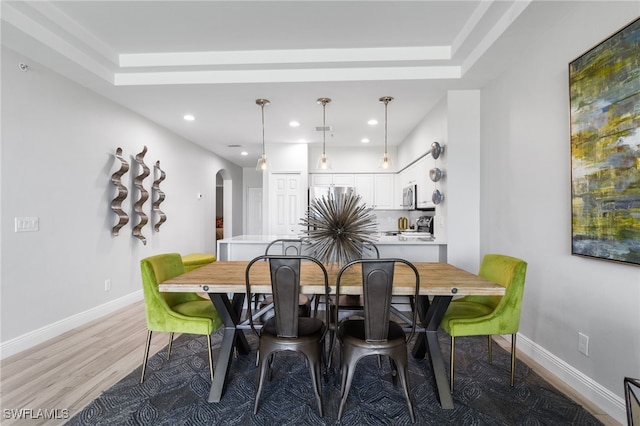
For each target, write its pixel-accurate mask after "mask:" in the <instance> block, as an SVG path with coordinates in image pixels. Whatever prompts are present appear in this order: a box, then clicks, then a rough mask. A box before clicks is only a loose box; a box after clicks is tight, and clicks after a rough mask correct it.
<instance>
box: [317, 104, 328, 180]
mask: <svg viewBox="0 0 640 426" xmlns="http://www.w3.org/2000/svg"><path fill="white" fill-rule="evenodd" d="M329 102H331V99H329V98H318V103H319V104H322V155H321V156H320V159H319V160H318V169H322V170H326V169H330V168H331V166H330V165H329V159H328V158H327V151H326V147H327V104H328V103H329Z"/></svg>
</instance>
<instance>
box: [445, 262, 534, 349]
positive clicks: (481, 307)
mask: <svg viewBox="0 0 640 426" xmlns="http://www.w3.org/2000/svg"><path fill="white" fill-rule="evenodd" d="M526 272H527V263H526V262H525V261H523V260H521V259H517V258H515V257H510V256H505V255H499V254H487V255H486V256H485V257H484V258H483V259H482V265H481V266H480V271H479V272H478V275H479V276H481V277H483V278H485V279H487V280H489V281H493V282H495V283H498V284H500V285H503V286H505V287H506V288H507V290H506V292H505V295H504V296H465V297H462V298H460V299H458V300H454V301H452V302H451V303H450V305H449V308H448V309H447V312H446V313H445V315H444V317H443V318H442V321H441V323H440V325H441V327H442V329H444V330H445V331H446V332H447V333H449V335H451V336H453V337H456V336H478V335H495V334H515V333H517V332H518V328H519V326H520V311H521V306H522V295H523V292H524V281H525V276H526Z"/></svg>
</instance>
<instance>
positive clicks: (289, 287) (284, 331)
mask: <svg viewBox="0 0 640 426" xmlns="http://www.w3.org/2000/svg"><path fill="white" fill-rule="evenodd" d="M265 260H266V261H268V262H269V271H270V278H271V292H272V294H273V306H274V311H275V320H276V332H277V335H278V337H291V338H295V337H298V325H299V310H298V308H299V300H300V299H299V297H300V268H301V263H302V261H306V262H312V263H315V264H316V265H317V266H318V270H319V272H320V273H322V275H323V279H324V294H323V295H324V297H323V299H324V302H323V304H324V308H325V309H324V313H325V314H324V315H325V320H324V322H325V324H326V323H328V322H329V292H330V289H329V277H328V275H327V270H326V268H325V267H324V265H323V264H322V263H320V261H318V260H317V259H315V258H313V257H311V256H304V255H300V256H285V255H266V254H264V255H262V256H258V257H256V258H254V259H253V260H251V261H250V262H249V264H248V265H247V268H246V270H245V283H246V295H247V297H248V298H249V300H251V299H250V298H251V297H252V293H251V277H250V271H251V267H252V266H253V265H254V264H255V263H256V262H259V261H265ZM247 313H248V318H249V324H250V326H251V328H252V329H253V330H254V331H255V332H256V333H257V329H256V327H255V324H254V323H253V311H252V306H251V303H249V304H247Z"/></svg>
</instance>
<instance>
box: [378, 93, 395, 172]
mask: <svg viewBox="0 0 640 426" xmlns="http://www.w3.org/2000/svg"><path fill="white" fill-rule="evenodd" d="M392 100H393V98H392V97H391V96H383V97H381V98H380V99H379V101H380V102H382V103H383V104H384V154H382V158H381V159H380V167H382V168H383V169H388V168H390V167H391V157H389V154H388V153H387V106H388V105H389V102H391V101H392Z"/></svg>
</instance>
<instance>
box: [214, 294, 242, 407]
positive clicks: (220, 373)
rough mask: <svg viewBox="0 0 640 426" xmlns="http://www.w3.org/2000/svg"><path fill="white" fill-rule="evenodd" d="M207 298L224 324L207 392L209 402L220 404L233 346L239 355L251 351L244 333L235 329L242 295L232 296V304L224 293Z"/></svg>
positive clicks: (240, 311) (238, 320)
mask: <svg viewBox="0 0 640 426" xmlns="http://www.w3.org/2000/svg"><path fill="white" fill-rule="evenodd" d="M209 298H210V299H211V301H212V302H213V304H214V306H215V307H216V310H217V311H218V315H220V318H221V319H222V322H223V324H224V335H223V337H222V343H221V344H220V351H219V353H218V358H217V360H216V362H215V372H214V375H213V383H211V391H210V392H209V399H208V401H209V402H220V398H222V393H223V392H224V386H225V383H226V380H227V374H228V373H229V367H231V357H232V356H233V348H234V346H235V347H236V348H237V350H238V352H239V353H242V354H248V353H249V352H250V350H251V348H250V347H249V342H247V339H246V337H245V336H244V333H243V332H242V331H241V330H238V329H237V328H236V325H237V324H238V323H239V322H240V315H241V313H242V304H243V303H244V294H234V296H233V302H231V301H230V300H229V297H227V294H226V293H209Z"/></svg>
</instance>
